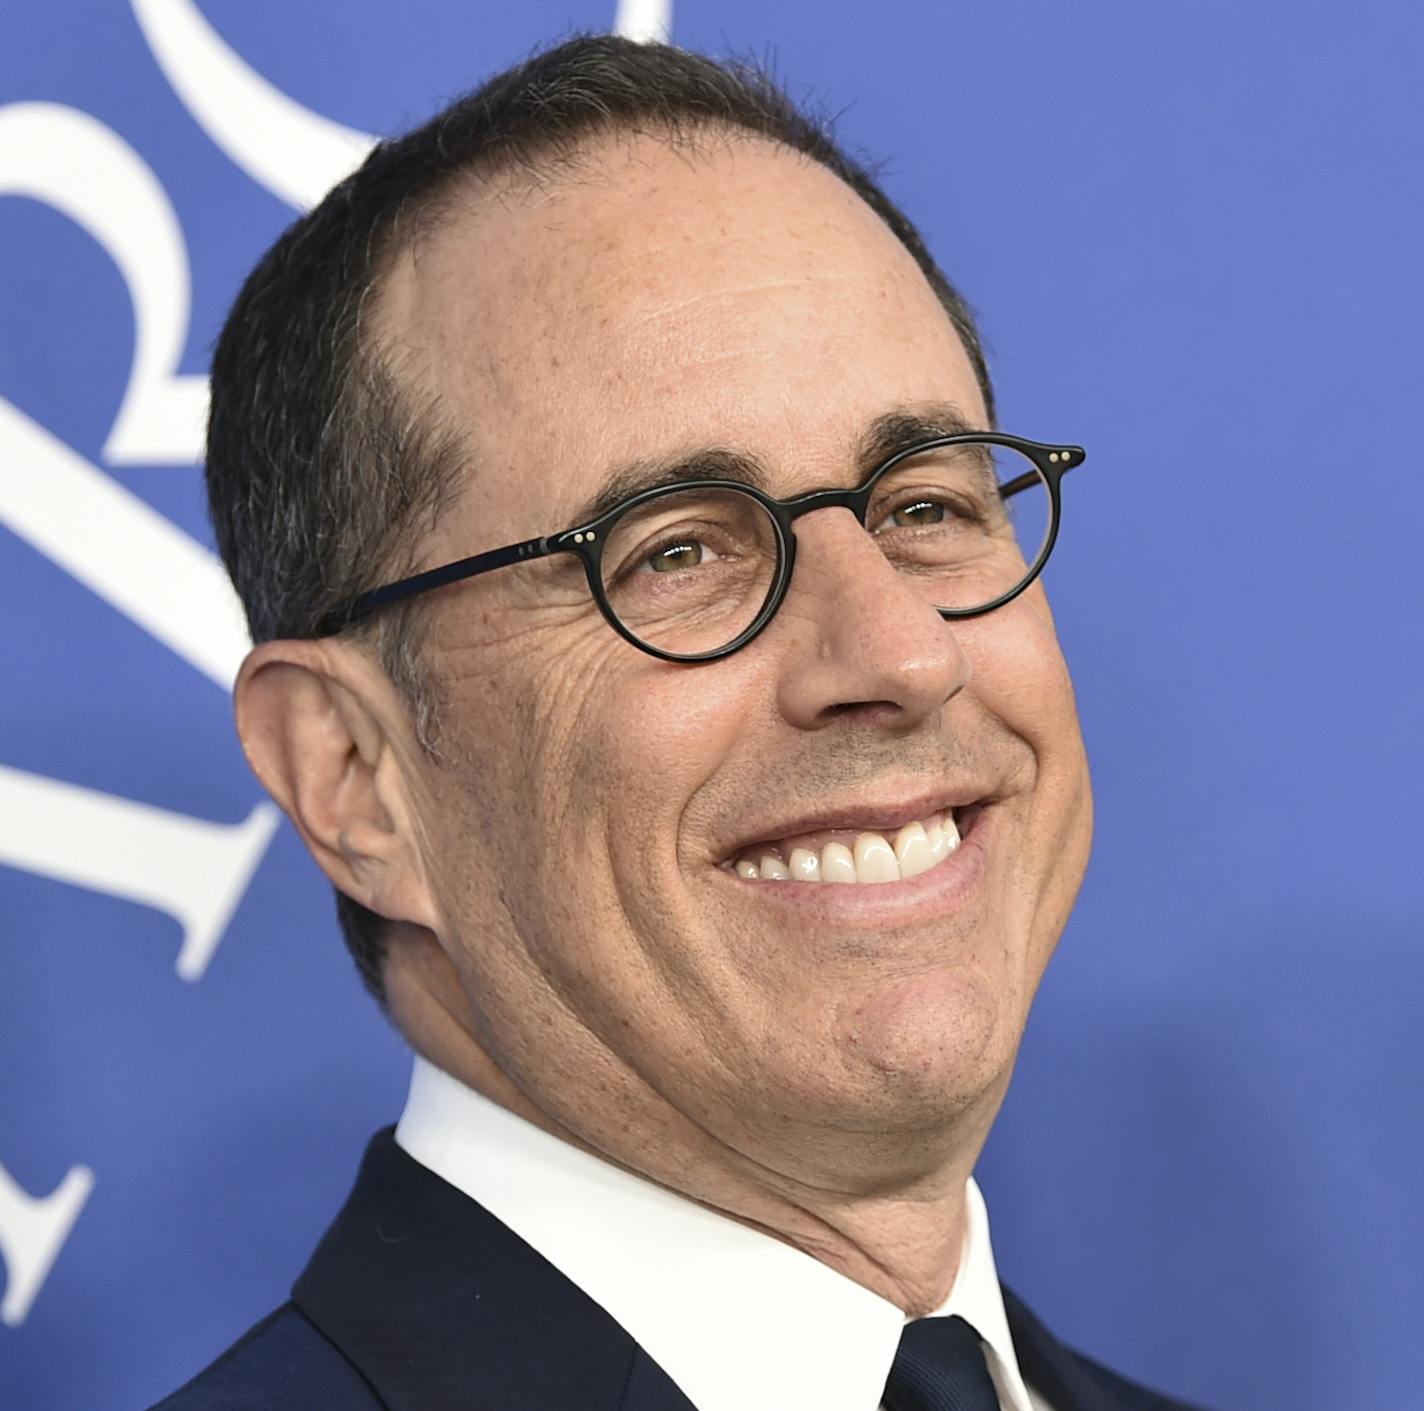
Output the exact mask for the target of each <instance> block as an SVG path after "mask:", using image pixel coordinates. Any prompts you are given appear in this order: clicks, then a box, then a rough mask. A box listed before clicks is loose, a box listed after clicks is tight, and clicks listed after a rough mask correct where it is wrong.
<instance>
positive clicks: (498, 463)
mask: <svg viewBox="0 0 1424 1411" xmlns="http://www.w3.org/2000/svg"><path fill="white" fill-rule="evenodd" d="M378 328H379V336H380V337H381V338H382V340H383V341H384V342H385V344H386V345H387V346H388V347H389V348H390V349H391V351H392V352H393V354H394V355H395V360H396V362H397V365H398V367H399V368H400V373H401V376H402V377H403V378H406V379H414V380H415V381H417V382H418V383H419V384H420V387H421V390H422V391H423V392H429V393H433V394H434V398H435V401H436V403H437V405H439V406H440V407H441V408H442V411H443V413H444V415H446V416H447V417H449V418H450V419H451V420H452V421H453V422H454V423H455V425H456V426H457V427H458V428H459V429H460V430H461V431H462V432H463V433H464V434H465V436H466V438H467V439H468V442H469V446H470V452H471V464H472V469H471V477H472V479H471V482H470V488H471V489H476V488H477V490H478V497H479V501H480V507H481V520H482V522H483V524H484V526H485V530H484V532H482V534H481V538H482V539H483V538H484V537H485V535H486V534H487V533H488V532H490V531H492V530H493V529H494V528H495V525H496V523H497V524H498V525H499V527H500V531H501V532H504V533H507V534H509V535H510V536H511V537H515V536H519V535H523V534H526V533H540V532H547V531H548V530H550V529H551V528H553V527H556V524H557V522H559V514H560V512H561V511H563V510H565V509H567V508H569V507H571V506H572V505H574V504H575V503H578V502H581V501H583V500H586V499H587V497H588V495H589V494H590V493H591V492H593V491H596V490H597V489H598V481H599V479H600V477H602V476H605V475H606V474H607V473H608V471H609V469H610V468H611V467H614V466H617V465H621V464H626V463H628V462H631V461H636V460H639V459H646V458H652V457H661V456H666V455H673V454H682V453H689V452H695V451H699V450H702V449H705V448H710V447H716V448H726V449H730V450H734V451H737V452H740V453H744V454H750V455H754V456H756V457H757V458H758V459H760V460H761V461H763V462H764V463H765V464H767V465H769V466H771V467H773V468H775V467H777V466H786V467H787V469H788V471H790V470H791V468H792V467H793V465H794V467H795V468H796V477H797V478H799V479H802V480H804V479H805V478H806V476H808V475H809V476H811V477H812V478H814V479H818V480H819V481H821V482H822V483H824V482H825V479H826V477H827V476H828V475H830V476H831V477H832V478H835V472H836V471H837V469H838V468H839V466H840V462H841V461H842V460H843V458H844V457H845V456H847V455H849V454H850V452H851V450H852V448H853V447H855V446H857V445H858V444H859V443H860V440H861V438H862V436H863V434H864V432H865V429H866V427H867V425H868V424H869V423H871V422H872V421H873V420H874V419H875V418H877V417H879V416H883V415H884V414H885V413H887V412H888V411H891V410H893V409H894V408H896V407H899V406H904V405H909V404H913V403H924V402H934V403H944V402H951V403H955V404H957V405H959V406H960V407H961V408H963V410H964V415H965V417H966V419H968V420H969V421H970V422H971V423H975V424H982V419H983V417H984V411H983V406H982V402H981V400H980V397H979V393H978V388H977V384H976V382H975V379H974V375H973V371H972V369H971V367H970V365H969V362H968V358H967V356H966V355H965V353H964V350H963V347H962V345H961V344H960V342H959V339H958V337H957V336H956V334H955V332H954V330H953V327H952V325H951V324H950V322H949V319H948V317H947V316H946V315H945V313H944V312H943V310H942V309H941V307H940V305H939V302H938V300H937V299H936V297H935V295H934V293H933V291H932V290H931V289H930V287H929V284H928V282H927V281H926V280H925V278H924V276H923V274H922V273H921V271H920V270H919V268H918V266H917V265H916V264H915V262H914V260H913V259H912V257H911V256H910V254H909V253H908V251H906V250H905V248H904V247H903V246H902V245H901V244H900V242H899V241H898V240H897V239H896V238H895V237H894V235H893V234H892V233H891V232H890V230H889V229H888V228H887V227H886V226H885V225H884V223H883V222H882V221H881V220H880V219H879V218H878V217H877V216H876V215H875V213H874V212H873V211H871V210H870V208H869V207H868V206H866V205H865V203H864V202H863V201H861V200H860V198H859V197H858V196H856V194H855V193H854V192H853V191H852V190H851V189H850V188H849V187H847V186H846V185H845V184H844V183H843V182H841V181H840V180H839V179H838V178H837V177H835V176H834V175H833V174H832V173H831V172H829V171H827V170H826V169H825V168H823V167H821V166H819V165H818V164H816V163H813V162H810V161H808V160H806V159H804V158H803V157H801V156H800V155H799V154H796V153H793V152H790V151H788V150H787V149H785V148H782V147H779V146H776V145H773V144H771V143H768V142H765V141H762V140H761V139H755V138H741V137H728V138H723V137H720V136H709V137H706V138H704V139H701V140H699V141H698V142H697V143H696V144H695V145H692V146H689V145H687V144H685V143H679V144H677V145H673V144H671V143H670V142H669V141H668V140H666V139H662V138H656V137H651V136H643V137H630V136H627V135H624V136H620V137H618V138H617V139H608V140H606V141H604V142H602V143H600V144H599V145H597V146H594V147H591V148H589V149H587V150H586V151H585V152H583V153H581V154H580V157H579V159H578V160H577V162H576V163H575V164H574V165H573V166H572V168H571V169H569V170H561V171H559V172H558V173H556V174H555V175H553V176H550V177H548V178H546V179H543V180H540V181H531V180H529V179H526V178H506V179H504V180H502V181H500V182H497V183H495V184H493V185H489V184H486V185H484V186H474V185H472V186H471V188H470V190H469V192H468V195H467V197H466V198H465V199H462V200H460V201H458V202H457V203H455V205H454V206H453V209H452V212H451V214H450V215H449V216H448V217H447V218H446V219H444V220H443V221H442V222H441V223H440V224H439V225H438V226H437V227H436V228H435V229H434V230H433V231H432V232H431V233H430V234H429V235H428V236H426V237H424V238H422V239H420V240H419V241H417V242H415V243H413V244H412V246H411V247H410V248H408V249H407V250H406V251H405V252H404V253H403V254H402V255H401V256H400V257H399V258H398V260H397V262H396V264H395V266H394V267H393V269H392V270H391V272H390V274H389V275H388V277H387V280H386V282H385V284H384V286H383V289H382V296H381V301H380V308H379V314H378ZM789 484H790V482H788V485H789ZM532 486H537V487H538V491H539V493H538V496H537V503H538V511H539V513H538V516H537V521H538V522H535V520H534V519H531V517H530V516H531V514H533V511H532V510H531V508H530V505H531V500H532V499H533V497H531V495H530V493H529V492H530V489H531V487H532ZM550 516H552V517H553V520H554V521H555V523H550V522H548V521H549V519H550Z"/></svg>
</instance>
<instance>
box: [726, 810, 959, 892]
mask: <svg viewBox="0 0 1424 1411" xmlns="http://www.w3.org/2000/svg"><path fill="white" fill-rule="evenodd" d="M958 846H959V829H958V828H956V827H955V826H954V818H953V816H952V815H950V814H948V813H936V814H933V815H932V816H931V817H929V818H926V819H924V820H923V821H922V822H918V823H907V824H906V825H905V826H904V827H903V828H901V829H900V830H899V832H897V833H896V834H895V836H894V839H893V841H891V840H890V839H888V838H887V837H886V836H885V834H883V833H857V834H855V835H854V838H853V840H852V841H851V844H850V846H849V847H847V846H846V844H845V843H843V842H828V843H825V844H823V845H822V846H820V847H819V848H818V847H816V846H815V845H814V842H813V840H812V839H810V838H806V839H803V840H801V841H800V842H796V841H795V840H789V841H787V842H785V843H779V844H774V845H768V846H762V847H753V848H748V849H746V850H745V851H743V852H742V853H741V854H740V855H739V856H738V857H737V859H736V862H735V867H736V871H737V875H738V876H739V877H746V878H748V879H751V880H764V881H774V882H787V881H791V882H898V881H900V880H901V879H902V878H904V877H914V876H916V875H917V874H918V873H921V872H928V871H929V869H930V868H931V867H933V866H934V865H935V864H936V863H939V862H943V861H944V859H945V858H947V857H948V856H949V855H950V853H952V852H953V851H954V850H955V848H957V847H958Z"/></svg>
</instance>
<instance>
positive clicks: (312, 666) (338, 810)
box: [233, 641, 431, 926]
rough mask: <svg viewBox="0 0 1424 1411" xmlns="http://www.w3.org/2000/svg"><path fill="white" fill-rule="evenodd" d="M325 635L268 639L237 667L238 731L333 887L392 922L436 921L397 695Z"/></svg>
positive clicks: (265, 783)
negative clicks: (393, 708) (375, 688)
mask: <svg viewBox="0 0 1424 1411" xmlns="http://www.w3.org/2000/svg"><path fill="white" fill-rule="evenodd" d="M348 667H349V663H346V662H345V661H344V660H341V661H339V660H334V659H333V656H332V654H331V652H330V651H329V650H328V649H327V648H326V647H325V646H324V645H323V644H321V643H318V642H304V641H277V642H264V643H262V644H261V645H259V646H257V647H255V648H254V649H253V650H252V652H251V653H250V654H249V655H248V657H247V660H246V661H245V662H244V663H243V665H242V670H241V671H240V672H239V673H238V678H237V682H236V685H235V687H234V692H233V699H234V708H235V712H236V716H237V733H238V738H239V739H240V740H241V742H242V748H243V751H244V753H245V754H246V755H247V760H248V763H249V764H250V765H251V767H252V770H253V773H255V774H256V775H257V777H258V779H259V780H261V782H262V785H263V787H264V788H265V789H266V790H267V792H268V793H269V794H271V795H272V797H273V798H274V799H275V800H276V801H277V803H278V804H279V805H280V806H281V808H282V810H283V812H284V813H286V815H287V817H288V818H290V819H291V820H292V823H293V825H294V826H295V828H296V829H297V832H298V833H299V834H300V835H301V838H302V841H303V842H304V843H305V844H306V846H307V850H308V851H309V852H310V853H311V854H312V856H313V857H314V858H315V859H316V861H317V863H318V865H319V866H320V867H321V869H322V871H323V872H325V873H326V875H327V877H328V878H330V879H331V882H332V884H333V885H334V886H336V887H338V888H339V889H340V890H341V891H343V892H345V893H346V894H347V895H348V896H350V897H352V898H353V899H354V900H356V901H359V902H360V903H361V904H362V905H363V906H365V907H367V908H369V909H370V910H372V911H375V912H377V913H378V914H380V915H382V916H388V917H390V918H391V919H392V920H398V921H413V922H415V923H417V924H419V925H423V926H429V925H430V920H431V918H430V912H431V908H430V905H429V897H428V893H427V890H426V886H425V880H424V869H423V867H422V866H421V865H420V851H419V848H418V847H417V846H416V843H417V839H416V838H415V836H414V830H413V829H412V827H411V820H410V813H409V810H408V808H407V807H406V797H405V780H404V778H403V775H402V771H401V766H400V762H399V751H397V750H396V749H395V748H394V747H393V745H392V741H391V739H390V717H389V714H388V713H387V712H388V711H389V706H390V703H389V702H386V701H384V700H377V701H373V700H372V699H370V696H371V694H372V692H371V689H370V688H371V686H372V685H373V684H374V683H373V682H372V681H368V680H366V679H365V675H369V672H368V673H365V674H364V675H363V674H362V673H359V672H358V673H353V672H352V671H350V670H349V669H347V668H348Z"/></svg>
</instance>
